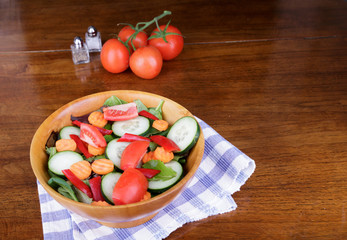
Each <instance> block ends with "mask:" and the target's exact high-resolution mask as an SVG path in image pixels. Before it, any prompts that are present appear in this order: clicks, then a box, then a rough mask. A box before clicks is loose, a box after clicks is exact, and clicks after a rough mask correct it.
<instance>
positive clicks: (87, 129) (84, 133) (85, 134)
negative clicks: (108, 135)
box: [80, 123, 107, 147]
mask: <svg viewBox="0 0 347 240" xmlns="http://www.w3.org/2000/svg"><path fill="white" fill-rule="evenodd" d="M80 129H81V132H80V139H81V140H82V141H84V142H86V143H88V144H90V145H92V146H94V147H106V145H107V143H106V140H105V138H104V136H103V135H102V134H101V133H100V131H99V130H98V129H97V128H96V127H94V126H92V125H90V124H87V123H81V127H80Z"/></svg>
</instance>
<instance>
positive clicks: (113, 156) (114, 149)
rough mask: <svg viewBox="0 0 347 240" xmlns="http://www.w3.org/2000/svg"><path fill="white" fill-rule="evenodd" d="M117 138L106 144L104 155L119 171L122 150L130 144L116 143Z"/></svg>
mask: <svg viewBox="0 0 347 240" xmlns="http://www.w3.org/2000/svg"><path fill="white" fill-rule="evenodd" d="M118 139H119V138H115V139H113V140H112V141H111V142H109V143H108V144H107V147H106V150H105V154H106V158H107V159H110V160H111V161H112V162H113V164H114V165H115V166H116V167H117V168H119V169H120V159H121V157H122V153H123V151H124V149H125V148H126V147H127V146H128V145H129V144H130V142H117V140H118Z"/></svg>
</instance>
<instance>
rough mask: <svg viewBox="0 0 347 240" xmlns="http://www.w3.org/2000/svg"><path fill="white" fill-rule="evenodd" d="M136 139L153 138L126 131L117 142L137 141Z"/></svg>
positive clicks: (145, 139) (147, 139)
mask: <svg viewBox="0 0 347 240" xmlns="http://www.w3.org/2000/svg"><path fill="white" fill-rule="evenodd" d="M135 141H147V142H150V141H151V140H150V139H149V138H146V137H142V136H139V135H135V134H131V133H124V134H123V136H122V137H121V138H120V139H118V140H117V142H135Z"/></svg>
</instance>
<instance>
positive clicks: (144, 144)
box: [120, 141, 149, 170]
mask: <svg viewBox="0 0 347 240" xmlns="http://www.w3.org/2000/svg"><path fill="white" fill-rule="evenodd" d="M148 147H149V142H148V141H135V142H132V143H130V144H129V145H128V146H127V147H126V148H125V149H124V151H123V153H122V157H121V159H120V168H121V169H122V170H125V169H127V168H136V167H137V165H138V164H139V162H140V161H141V159H142V157H143V156H144V155H145V153H146V152H147V148H148Z"/></svg>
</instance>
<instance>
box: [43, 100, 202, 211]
mask: <svg viewBox="0 0 347 240" xmlns="http://www.w3.org/2000/svg"><path fill="white" fill-rule="evenodd" d="M163 104H164V101H163V100H161V101H160V102H159V103H158V105H157V106H154V107H149V106H146V105H144V104H143V103H142V102H141V100H139V99H136V100H134V101H133V102H129V103H128V102H126V101H124V100H121V99H119V98H118V97H116V96H112V97H110V98H108V99H107V100H106V101H105V102H104V104H103V106H102V107H101V108H100V109H97V110H95V111H92V112H91V113H89V114H86V115H84V116H79V117H75V116H71V126H65V127H63V128H62V129H61V130H60V132H59V133H57V135H58V140H56V141H55V142H54V143H53V144H54V146H48V145H47V146H46V152H47V154H48V155H49V158H48V173H49V175H50V176H51V178H50V179H49V181H48V184H49V185H50V186H51V187H52V188H54V189H55V190H56V191H57V192H59V193H60V194H62V195H63V196H65V197H68V198H70V199H72V200H74V201H79V202H83V203H87V204H92V205H98V206H112V205H123V204H129V203H135V202H139V201H145V200H147V199H149V198H151V196H152V195H156V194H159V193H162V192H164V191H166V190H167V189H169V188H171V187H172V186H173V185H175V184H176V183H177V182H178V181H179V180H180V179H181V178H182V177H183V176H184V171H183V167H182V164H184V163H185V157H186V156H187V154H188V151H189V149H191V147H193V146H194V145H195V143H196V141H197V139H198V137H199V134H200V132H199V127H198V123H197V122H196V120H195V119H194V118H192V117H183V118H181V119H179V120H177V121H176V122H175V123H174V124H173V125H172V126H169V123H168V122H167V121H165V120H164V119H163V112H162V107H163Z"/></svg>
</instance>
